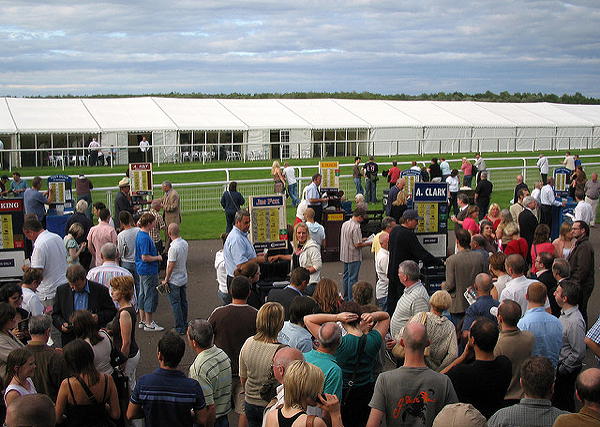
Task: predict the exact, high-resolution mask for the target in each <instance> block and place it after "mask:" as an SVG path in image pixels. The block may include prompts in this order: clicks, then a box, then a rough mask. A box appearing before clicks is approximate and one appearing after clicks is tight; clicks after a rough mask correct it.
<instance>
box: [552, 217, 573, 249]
mask: <svg viewBox="0 0 600 427" xmlns="http://www.w3.org/2000/svg"><path fill="white" fill-rule="evenodd" d="M576 240H577V239H575V238H574V237H573V230H572V227H571V224H569V223H568V222H563V223H562V224H561V226H560V231H559V232H558V237H557V238H556V239H554V241H553V242H552V245H553V246H554V257H555V258H567V257H568V256H569V254H570V253H571V251H572V250H573V247H575V242H576Z"/></svg>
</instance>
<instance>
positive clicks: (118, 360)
mask: <svg viewBox="0 0 600 427" xmlns="http://www.w3.org/2000/svg"><path fill="white" fill-rule="evenodd" d="M102 332H104V335H106V338H108V341H110V366H112V367H113V368H116V367H117V366H121V365H122V364H123V363H125V362H127V359H129V358H128V357H127V356H126V355H124V354H123V353H122V352H121V350H119V349H118V348H116V347H115V346H114V343H113V340H112V337H111V336H110V334H109V333H108V332H107V331H106V330H105V329H102Z"/></svg>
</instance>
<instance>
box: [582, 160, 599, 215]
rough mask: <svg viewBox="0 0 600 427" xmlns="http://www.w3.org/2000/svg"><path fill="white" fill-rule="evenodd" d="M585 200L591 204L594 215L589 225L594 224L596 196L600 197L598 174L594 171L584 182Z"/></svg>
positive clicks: (596, 204)
mask: <svg viewBox="0 0 600 427" xmlns="http://www.w3.org/2000/svg"><path fill="white" fill-rule="evenodd" d="M583 191H584V192H585V201H586V202H588V203H589V204H590V205H592V212H593V213H594V217H593V219H592V222H591V223H590V227H593V226H594V225H596V212H598V198H599V197H600V181H598V174H597V173H596V172H594V173H593V174H592V179H588V181H587V182H586V183H585V188H584V190H583Z"/></svg>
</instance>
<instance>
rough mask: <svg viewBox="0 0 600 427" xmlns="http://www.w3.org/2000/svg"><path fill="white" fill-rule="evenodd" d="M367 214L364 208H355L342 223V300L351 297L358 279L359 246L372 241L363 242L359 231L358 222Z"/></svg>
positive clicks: (360, 258) (347, 299)
mask: <svg viewBox="0 0 600 427" xmlns="http://www.w3.org/2000/svg"><path fill="white" fill-rule="evenodd" d="M366 216H367V211H366V210H365V209H364V208H356V209H355V210H354V212H353V214H352V218H350V219H349V220H348V221H346V222H344V223H343V224H342V231H341V234H340V261H342V262H343V263H344V275H343V276H342V289H343V291H344V300H346V301H350V300H351V299H352V285H354V284H355V283H356V282H357V281H358V272H359V271H360V264H361V261H362V252H361V248H363V247H365V246H371V243H372V242H365V240H364V239H363V237H362V233H361V231H360V224H361V222H363V221H364V219H365V218H366Z"/></svg>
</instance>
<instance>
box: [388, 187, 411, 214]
mask: <svg viewBox="0 0 600 427" xmlns="http://www.w3.org/2000/svg"><path fill="white" fill-rule="evenodd" d="M407 198H408V194H407V192H406V190H405V189H402V190H400V191H398V195H397V196H396V200H394V201H392V207H391V208H390V216H391V217H392V218H394V219H395V220H396V222H399V221H400V217H402V214H403V213H404V211H405V210H406V208H407V206H406V200H407Z"/></svg>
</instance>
